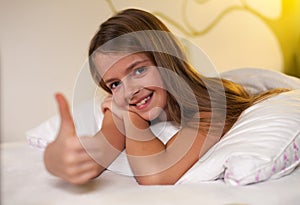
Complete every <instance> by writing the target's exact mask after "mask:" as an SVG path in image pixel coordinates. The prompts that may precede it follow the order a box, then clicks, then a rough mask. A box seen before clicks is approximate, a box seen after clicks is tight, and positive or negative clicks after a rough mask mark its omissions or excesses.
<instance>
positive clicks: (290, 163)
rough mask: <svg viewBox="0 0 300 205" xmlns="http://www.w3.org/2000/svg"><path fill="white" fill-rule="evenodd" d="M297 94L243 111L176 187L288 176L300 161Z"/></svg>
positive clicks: (299, 101) (248, 182) (239, 183)
mask: <svg viewBox="0 0 300 205" xmlns="http://www.w3.org/2000/svg"><path fill="white" fill-rule="evenodd" d="M299 147H300V90H294V91H289V92H287V93H282V94H280V95H277V96H275V97H272V98H269V99H267V100H265V101H263V102H260V103H258V104H256V105H253V106H251V107H250V108H248V109H247V110H245V111H244V112H243V113H242V114H241V116H240V118H239V119H238V121H237V122H236V123H235V124H234V126H233V127H232V128H231V129H230V130H229V131H228V132H227V133H226V135H225V136H224V137H223V138H222V139H221V140H220V142H218V143H217V144H215V145H214V146H213V147H212V148H211V149H210V150H209V151H208V152H207V153H206V154H205V155H204V156H203V157H202V158H201V159H200V160H199V161H198V162H197V163H196V164H195V165H194V166H193V167H192V168H191V169H190V170H189V171H188V172H187V173H186V174H185V175H184V176H183V177H182V178H181V179H180V180H179V181H178V182H177V183H197V182H200V181H207V180H214V179H218V178H224V180H225V182H226V183H229V184H232V185H244V184H250V183H256V182H260V181H264V180H267V179H270V178H279V177H281V176H284V175H286V174H289V173H290V172H291V171H293V169H294V168H295V167H296V166H298V165H299V163H300V161H299V158H300V151H299Z"/></svg>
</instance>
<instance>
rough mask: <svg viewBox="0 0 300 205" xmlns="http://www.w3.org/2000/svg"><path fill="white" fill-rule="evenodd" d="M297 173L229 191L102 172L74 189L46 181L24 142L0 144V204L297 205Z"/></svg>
mask: <svg viewBox="0 0 300 205" xmlns="http://www.w3.org/2000/svg"><path fill="white" fill-rule="evenodd" d="M299 203H300V167H297V168H296V169H295V171H294V172H292V173H291V174H289V175H287V176H285V177H282V178H279V179H276V180H268V181H265V182H261V183H255V184H251V185H246V186H232V185H229V184H226V183H224V182H223V181H222V180H215V181H211V182H203V183H197V184H178V185H173V186H170V185H163V186H159V185H156V186H141V185H138V184H137V183H136V181H135V179H134V178H133V177H129V176H124V175H118V174H116V173H114V172H112V171H106V172H105V173H103V174H102V175H101V176H100V177H98V178H97V179H95V180H93V181H92V182H91V183H88V184H86V185H82V186H75V185H71V184H68V183H67V182H65V181H62V180H61V179H59V178H56V177H54V176H52V175H50V174H49V173H48V172H47V171H46V169H45V168H44V164H43V153H42V152H41V151H38V150H36V149H33V148H31V147H29V146H28V144H27V142H10V143H2V144H1V204H3V205H10V204H11V205H17V204H22V205H27V204H28V205H29V204H30V205H34V204H39V205H40V204H43V205H50V204H55V205H59V204H63V205H68V204H72V205H79V204H89V205H94V204H109V205H114V204H116V205H120V204H130V205H135V204H139V205H140V204H143V205H144V204H145V205H147V204H149V205H150V204H151V205H154V204H163V205H168V204H172V205H177V204H178V205H179V204H180V205H182V204H205V205H210V204H212V205H213V204H218V205H220V204H224V205H233V204H236V205H237V204H240V205H241V204H242V205H246V204H251V205H256V204H257V205H259V204H261V205H268V204H270V205H276V204H278V205H282V204H288V205H299Z"/></svg>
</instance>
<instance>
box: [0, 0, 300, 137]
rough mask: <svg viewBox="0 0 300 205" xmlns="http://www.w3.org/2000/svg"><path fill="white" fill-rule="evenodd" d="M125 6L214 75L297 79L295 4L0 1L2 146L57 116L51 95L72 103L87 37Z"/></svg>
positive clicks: (299, 35) (299, 20) (271, 0)
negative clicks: (182, 43) (150, 17)
mask: <svg viewBox="0 0 300 205" xmlns="http://www.w3.org/2000/svg"><path fill="white" fill-rule="evenodd" d="M129 7H134V8H140V9H144V10H147V11H150V12H153V13H154V14H155V15H157V16H158V17H159V18H160V19H161V20H162V21H163V22H164V23H166V24H167V25H168V26H169V28H170V29H171V31H173V32H174V33H175V34H176V35H178V36H180V37H182V38H184V39H187V40H189V41H191V42H193V43H195V44H196V45H198V46H199V47H200V48H201V49H202V50H203V51H204V52H205V53H206V54H207V55H208V56H209V58H210V60H211V61H212V62H213V63H214V65H215V67H216V69H217V71H218V72H224V71H228V70H232V69H236V68H242V67H255V68H266V69H270V70H275V71H279V72H284V73H287V74H289V75H294V76H298V77H300V66H299V65H300V1H299V0H264V1H261V0H223V1H220V0H177V1H174V0H163V1H161V0H151V1H147V0H128V1H124V0H97V1H96V0H89V1H83V0H52V1H46V0H26V1H23V0H0V68H1V141H2V142H9V141H16V140H19V141H20V140H26V139H25V132H26V131H27V130H29V129H31V128H34V127H36V126H37V125H39V124H40V123H41V122H43V121H45V120H47V119H48V118H50V117H52V116H53V115H55V114H57V107H56V104H55V101H54V94H55V93H56V92H62V93H64V94H65V95H66V97H67V98H68V99H69V101H70V102H71V100H72V97H73V92H74V85H75V84H76V80H77V77H78V75H79V73H80V71H81V68H82V67H83V66H84V65H85V62H86V60H87V53H88V46H89V42H90V39H91V38H92V36H93V35H94V33H95V32H96V30H97V29H98V27H99V25H100V24H101V23H102V22H103V21H104V20H106V19H107V18H108V17H110V16H111V15H113V14H114V13H115V12H116V11H118V10H122V9H125V8H129ZM187 49H188V53H189V54H190V56H191V59H192V60H193V59H194V60H196V59H197V54H196V53H193V52H192V50H189V48H188V47H187Z"/></svg>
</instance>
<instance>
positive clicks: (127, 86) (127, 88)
mask: <svg viewBox="0 0 300 205" xmlns="http://www.w3.org/2000/svg"><path fill="white" fill-rule="evenodd" d="M123 84H124V86H123V88H124V97H125V99H126V101H127V102H130V100H132V98H134V96H135V95H136V94H138V93H139V92H140V90H141V89H142V86H141V85H140V84H138V83H137V82H135V81H134V80H132V79H126V80H125V81H124V82H123Z"/></svg>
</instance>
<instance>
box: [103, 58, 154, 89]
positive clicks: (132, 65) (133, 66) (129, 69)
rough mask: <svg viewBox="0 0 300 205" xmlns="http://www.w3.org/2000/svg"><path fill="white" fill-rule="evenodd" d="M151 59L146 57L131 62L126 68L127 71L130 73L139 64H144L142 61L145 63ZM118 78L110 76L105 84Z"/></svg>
mask: <svg viewBox="0 0 300 205" xmlns="http://www.w3.org/2000/svg"><path fill="white" fill-rule="evenodd" d="M147 61H149V59H144V60H138V61H136V62H133V63H132V64H130V65H129V66H128V67H127V68H126V70H125V73H129V72H130V71H131V70H132V69H133V68H135V67H136V66H137V65H139V64H142V63H145V62H147ZM116 80H117V79H115V78H110V79H107V80H106V81H104V83H105V84H109V83H110V82H114V81H116Z"/></svg>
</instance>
